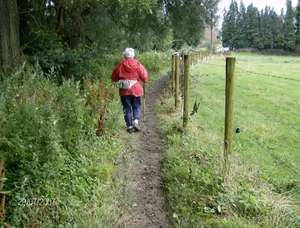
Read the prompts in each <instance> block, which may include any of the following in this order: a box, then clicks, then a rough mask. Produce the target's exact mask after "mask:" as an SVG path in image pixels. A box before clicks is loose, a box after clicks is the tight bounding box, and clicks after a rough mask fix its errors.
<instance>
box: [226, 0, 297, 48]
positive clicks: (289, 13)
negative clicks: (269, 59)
mask: <svg viewBox="0 0 300 228" xmlns="http://www.w3.org/2000/svg"><path fill="white" fill-rule="evenodd" d="M223 16H224V17H223V24H222V43H223V46H230V47H232V48H258V49H284V50H288V51H295V50H297V49H299V45H300V34H299V24H300V6H299V4H298V6H297V7H296V8H293V7H292V1H291V0H287V1H286V12H285V14H284V11H283V10H282V11H281V13H280V15H278V14H277V13H276V12H275V10H274V9H271V7H269V6H266V7H265V8H264V9H262V10H261V11H259V10H258V9H257V8H256V7H255V6H254V5H253V4H252V3H251V4H250V5H249V6H248V7H247V8H246V7H245V5H244V3H243V2H242V1H241V2H240V6H238V4H237V2H236V1H235V0H234V1H232V2H231V4H230V6H229V10H228V11H225V12H224V15H223Z"/></svg>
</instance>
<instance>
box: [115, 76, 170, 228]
mask: <svg viewBox="0 0 300 228" xmlns="http://www.w3.org/2000/svg"><path fill="white" fill-rule="evenodd" d="M168 79H169V76H168V75H166V76H163V77H161V78H159V79H158V80H157V82H156V83H155V84H154V85H153V86H152V87H151V88H148V87H147V88H146V109H145V110H146V112H145V114H146V115H145V121H144V120H143V119H144V116H143V113H142V116H141V119H140V124H141V126H142V132H139V133H133V134H131V135H129V136H126V137H128V138H127V140H133V143H131V144H129V145H128V146H127V151H126V152H127V155H126V158H125V162H126V164H127V165H126V166H127V168H126V169H125V172H126V173H124V175H125V179H126V180H127V181H128V182H127V188H129V191H131V192H133V200H134V202H132V206H131V207H132V209H133V210H129V211H131V212H130V213H129V214H126V215H123V218H122V219H121V220H122V221H120V222H119V224H118V227H128V228H150V227H151V228H167V227H171V225H170V222H169V221H168V215H167V212H166V205H165V199H164V194H163V190H162V159H163V153H164V151H165V149H164V144H163V142H162V139H161V138H160V137H159V135H158V132H157V129H158V122H157V121H156V117H155V113H154V109H155V102H156V100H157V99H158V98H159V96H160V94H161V93H162V91H163V89H164V87H165V84H166V82H167V81H168ZM147 86H148V85H147ZM125 140H126V139H125Z"/></svg>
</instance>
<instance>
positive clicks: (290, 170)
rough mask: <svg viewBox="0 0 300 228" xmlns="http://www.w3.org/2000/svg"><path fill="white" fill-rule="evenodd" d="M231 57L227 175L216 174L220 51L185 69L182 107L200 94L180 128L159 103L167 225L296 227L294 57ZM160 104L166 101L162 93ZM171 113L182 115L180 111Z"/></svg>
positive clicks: (298, 129) (220, 131) (299, 80)
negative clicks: (186, 95) (165, 146)
mask: <svg viewBox="0 0 300 228" xmlns="http://www.w3.org/2000/svg"><path fill="white" fill-rule="evenodd" d="M233 56H234V57H236V60H237V61H236V70H235V103H234V129H233V130H234V131H235V129H236V128H240V129H241V132H240V133H236V134H234V141H233V154H232V156H231V157H230V161H231V169H230V178H229V180H228V182H226V183H223V182H222V180H221V179H222V178H221V177H222V159H223V157H222V153H223V140H224V117H225V114H224V107H225V104H224V101H225V91H224V90H225V57H224V56H215V57H213V58H212V59H211V60H209V61H207V62H206V63H203V64H199V65H197V66H196V67H195V68H193V69H192V71H191V91H190V102H191V103H190V104H189V106H190V107H192V106H193V103H194V102H195V101H200V107H199V110H198V112H197V113H196V114H195V115H193V116H191V118H190V123H189V128H188V130H187V131H184V133H183V134H182V133H180V132H181V131H174V129H175V130H178V128H180V127H178V126H181V124H182V120H181V119H179V118H178V115H177V116H175V115H170V110H171V109H170V108H166V107H159V108H158V112H159V113H161V119H162V122H163V123H164V124H163V127H162V131H163V133H164V134H165V135H168V139H169V140H168V142H169V150H168V153H167V156H166V162H165V167H166V191H167V195H168V201H169V204H170V207H171V208H172V210H173V212H174V213H173V218H174V224H175V226H176V227H199V226H201V225H202V226H203V227H299V221H298V218H299V211H300V210H299V201H298V200H299V196H300V192H299V185H300V182H299V173H300V170H299V162H300V157H299V153H298V151H299V146H300V145H299V144H300V142H299V140H298V138H299V134H300V123H299V120H298V119H299V118H297V113H299V111H300V103H299V99H297V97H299V89H298V88H299V84H300V77H299V74H298V72H297V67H296V66H297V64H298V61H299V60H298V59H297V58H296V57H284V56H261V55H255V54H248V53H234V54H233ZM172 99H173V98H169V100H172ZM164 103H165V104H167V105H168V104H170V105H173V102H170V101H168V99H167V100H166V101H164ZM168 110H169V113H168ZM171 112H172V111H171ZM177 112H178V113H179V115H181V110H177ZM172 116H174V118H172ZM170 117H171V118H170ZM280 213H281V215H280ZM237 218H239V219H237Z"/></svg>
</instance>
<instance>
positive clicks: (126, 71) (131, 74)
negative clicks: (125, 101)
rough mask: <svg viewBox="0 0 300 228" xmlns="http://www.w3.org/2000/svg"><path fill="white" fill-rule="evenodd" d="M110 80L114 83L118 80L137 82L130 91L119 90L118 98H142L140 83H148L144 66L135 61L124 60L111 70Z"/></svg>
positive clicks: (130, 59)
mask: <svg viewBox="0 0 300 228" xmlns="http://www.w3.org/2000/svg"><path fill="white" fill-rule="evenodd" d="M111 79H112V80H113V81H114V82H117V81H119V80H124V79H125V80H138V81H137V83H135V84H134V85H133V86H132V87H131V88H130V89H119V94H120V96H125V95H134V96H136V97H140V96H143V94H144V92H143V86H142V84H141V82H140V81H142V82H144V83H146V82H147V81H148V73H147V71H146V69H145V68H144V66H143V65H142V64H141V63H140V62H139V61H138V60H136V59H133V58H127V59H126V58H124V59H123V60H122V61H121V62H120V63H119V64H118V65H117V66H116V67H115V69H114V70H113V72H112V74H111Z"/></svg>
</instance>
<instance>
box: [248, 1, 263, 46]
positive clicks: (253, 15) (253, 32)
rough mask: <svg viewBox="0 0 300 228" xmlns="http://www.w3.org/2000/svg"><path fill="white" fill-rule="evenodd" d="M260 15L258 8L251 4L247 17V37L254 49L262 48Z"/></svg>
mask: <svg viewBox="0 0 300 228" xmlns="http://www.w3.org/2000/svg"><path fill="white" fill-rule="evenodd" d="M259 20H260V14H259V11H258V9H257V8H256V7H254V6H253V4H252V3H251V4H250V5H249V6H248V7H247V17H246V24H247V25H246V26H247V37H248V41H249V45H250V47H253V48H262V45H261V42H260V36H259V35H260V23H259Z"/></svg>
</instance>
